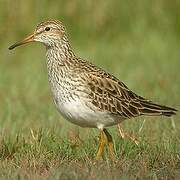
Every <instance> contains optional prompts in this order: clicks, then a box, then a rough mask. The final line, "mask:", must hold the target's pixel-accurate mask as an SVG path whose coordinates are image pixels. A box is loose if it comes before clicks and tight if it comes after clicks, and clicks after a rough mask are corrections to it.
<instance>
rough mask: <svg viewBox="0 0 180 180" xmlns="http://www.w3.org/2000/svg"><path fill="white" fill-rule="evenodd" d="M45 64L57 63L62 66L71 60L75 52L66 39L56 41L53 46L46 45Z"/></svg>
mask: <svg viewBox="0 0 180 180" xmlns="http://www.w3.org/2000/svg"><path fill="white" fill-rule="evenodd" d="M46 56H47V65H50V66H52V64H58V65H59V66H64V65H65V64H66V63H68V61H71V60H72V59H73V58H74V57H75V54H74V52H73V50H72V48H71V46H70V44H69V42H68V40H67V39H64V40H63V39H62V40H61V41H57V42H56V43H54V45H53V46H50V47H47V52H46Z"/></svg>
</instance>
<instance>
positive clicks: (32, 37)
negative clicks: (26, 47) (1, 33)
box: [8, 34, 34, 50]
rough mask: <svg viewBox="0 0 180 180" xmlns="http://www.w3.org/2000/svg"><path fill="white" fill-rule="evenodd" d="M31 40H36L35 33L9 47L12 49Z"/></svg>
mask: <svg viewBox="0 0 180 180" xmlns="http://www.w3.org/2000/svg"><path fill="white" fill-rule="evenodd" d="M29 42H34V34H31V35H29V36H28V37H26V38H25V39H23V40H22V41H19V42H16V43H15V44H13V45H12V46H10V47H9V48H8V49H9V50H12V49H14V48H15V47H18V46H21V45H23V44H26V43H29Z"/></svg>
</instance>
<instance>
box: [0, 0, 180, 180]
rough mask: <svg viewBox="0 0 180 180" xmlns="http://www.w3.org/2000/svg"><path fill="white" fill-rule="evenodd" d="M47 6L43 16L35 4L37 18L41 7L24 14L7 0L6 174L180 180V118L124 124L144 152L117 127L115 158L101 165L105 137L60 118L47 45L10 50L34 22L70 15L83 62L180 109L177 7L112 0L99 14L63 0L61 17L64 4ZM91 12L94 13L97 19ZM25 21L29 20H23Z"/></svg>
mask: <svg viewBox="0 0 180 180" xmlns="http://www.w3.org/2000/svg"><path fill="white" fill-rule="evenodd" d="M44 2H45V4H44V8H45V10H44V11H37V9H38V7H39V4H37V6H35V9H34V12H35V13H33V14H32V13H30V12H31V10H32V4H33V3H34V1H32V2H29V1H28V2H27V3H26V4H24V5H22V6H23V7H24V8H21V9H19V11H17V13H15V12H14V10H13V9H12V7H15V6H10V5H8V1H7V2H4V4H3V5H4V6H7V7H9V8H8V11H5V8H4V10H3V11H2V12H1V13H2V14H3V16H1V17H0V18H1V19H0V22H1V23H2V24H3V25H4V26H2V27H3V28H2V30H1V31H0V34H1V33H2V34H4V30H3V29H6V30H7V33H8V34H9V36H8V37H7V36H1V37H2V40H1V44H2V45H1V47H0V54H1V56H0V63H1V65H0V125H1V126H0V178H1V179H85V178H86V179H103V178H104V179H120V178H121V179H179V178H180V173H179V172H180V153H179V152H180V145H179V144H180V122H179V118H180V115H179V113H178V114H177V115H176V116H174V117H173V118H170V119H168V118H164V117H151V118H148V117H141V118H136V119H131V120H127V121H124V122H123V123H122V126H123V127H124V129H125V130H126V131H127V132H129V133H130V134H134V135H135V136H136V137H137V138H138V139H139V141H140V144H139V146H136V145H135V144H134V143H132V142H131V141H130V140H129V139H121V138H120V137H119V134H118V131H117V127H112V128H109V130H110V132H111V134H112V136H113V139H114V148H115V162H114V163H112V162H110V161H109V160H108V158H107V151H106V152H105V155H104V157H103V159H101V160H100V161H99V162H96V163H95V161H94V157H95V153H96V150H97V146H98V131H97V130H96V129H83V128H79V127H77V126H74V125H72V124H70V123H68V122H67V121H66V120H64V119H63V118H62V117H61V116H60V115H59V114H58V112H57V110H56V109H55V106H54V105H53V103H52V98H51V94H50V90H49V87H48V80H47V72H46V64H45V56H44V54H45V50H44V49H43V48H42V45H38V44H31V45H27V46H24V47H21V48H18V49H16V50H14V51H12V52H9V51H8V49H7V48H8V46H9V45H10V44H11V42H13V41H16V40H19V39H21V38H22V37H24V34H28V33H29V32H30V31H31V30H32V29H33V27H34V25H35V24H36V21H35V20H34V19H36V20H37V21H40V20H42V19H44V17H46V18H45V19H47V18H48V17H53V18H57V19H61V18H59V17H63V18H64V21H65V24H66V25H67V27H68V28H67V29H68V31H69V34H70V38H71V42H72V46H73V47H74V48H75V52H76V53H77V54H78V55H79V56H81V57H84V58H85V59H89V60H90V61H92V62H94V63H96V64H97V65H99V66H101V67H103V68H104V69H106V70H108V71H109V72H111V73H113V74H114V75H116V76H117V77H118V78H120V79H121V80H122V81H123V82H125V84H127V85H128V87H129V88H130V89H132V90H133V91H135V92H136V93H138V94H140V95H142V96H145V97H147V98H150V99H151V100H153V101H155V102H158V103H160V104H165V105H169V106H173V107H176V108H177V109H179V102H180V94H179V89H180V76H179V67H180V61H179V57H180V52H179V49H180V38H179V37H180V36H179V27H180V25H179V22H180V21H178V20H179V19H180V15H179V12H180V11H179V9H178V7H179V6H178V3H179V2H178V1H177V2H176V1H175V3H174V4H173V5H172V3H169V1H164V2H162V1H156V4H153V3H152V4H151V3H150V2H145V1H138V2H137V4H132V3H131V1H127V2H126V3H125V2H123V1H122V2H121V3H118V4H117V5H116V4H115V3H114V2H113V3H111V1H108V0H106V1H103V2H106V3H105V4H103V2H101V1H99V2H98V3H99V4H98V6H97V7H100V5H101V4H103V6H101V7H102V8H100V9H99V8H97V9H96V8H94V5H93V3H92V4H91V3H89V4H88V1H85V2H86V3H85V5H84V6H83V7H82V8H78V7H80V5H82V3H81V2H80V1H78V2H77V3H78V5H76V3H72V4H71V3H68V2H67V3H62V1H59V2H61V3H62V4H59V5H62V6H63V8H62V11H61V12H59V9H58V8H56V4H51V6H48V2H46V1H44ZM0 3H1V2H0ZM57 3H58V2H57ZM48 7H49V9H48ZM58 7H59V6H58ZM60 7H61V6H60ZM69 7H70V8H69ZM47 9H48V13H49V14H48V15H47V14H46V13H45V12H47ZM69 9H70V10H71V11H68V10H69ZM112 10H113V11H112ZM87 11H88V12H94V13H92V16H90V15H88V14H86V13H85V12H87ZM31 14H32V16H31ZM108 15H109V16H108ZM21 16H23V17H24V18H23V19H22V20H21V21H18V22H17V21H15V19H14V18H19V17H21ZM26 18H29V21H28V22H26ZM5 22H6V23H5ZM24 28H25V29H24ZM5 34H6V33H5Z"/></svg>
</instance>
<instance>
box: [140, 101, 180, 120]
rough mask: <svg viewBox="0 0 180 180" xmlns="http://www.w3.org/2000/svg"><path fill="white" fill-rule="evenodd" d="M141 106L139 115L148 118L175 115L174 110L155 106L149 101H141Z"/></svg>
mask: <svg viewBox="0 0 180 180" xmlns="http://www.w3.org/2000/svg"><path fill="white" fill-rule="evenodd" d="M140 104H141V105H142V108H140V109H139V111H140V114H141V115H149V116H158V115H163V116H168V117H170V116H172V115H175V114H176V111H177V110H176V109H174V108H171V107H167V106H163V105H159V104H155V103H152V102H151V101H142V102H140Z"/></svg>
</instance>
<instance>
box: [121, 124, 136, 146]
mask: <svg viewBox="0 0 180 180" xmlns="http://www.w3.org/2000/svg"><path fill="white" fill-rule="evenodd" d="M118 131H119V134H120V135H121V137H122V138H123V139H124V138H125V136H126V137H128V138H129V139H131V141H133V142H134V143H135V144H136V145H138V144H139V141H138V140H137V139H136V138H135V137H132V136H130V135H129V134H127V133H125V132H124V130H123V129H122V127H121V125H120V124H118Z"/></svg>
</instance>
